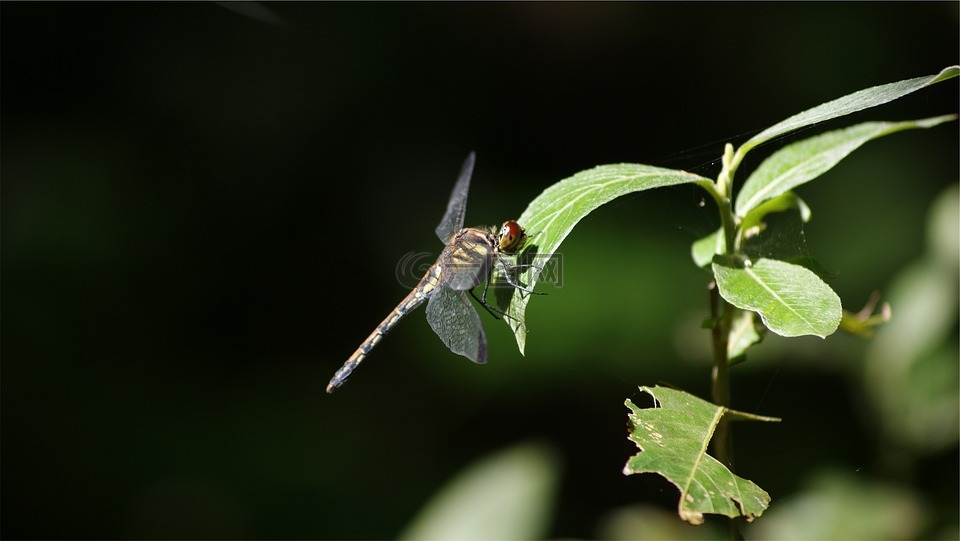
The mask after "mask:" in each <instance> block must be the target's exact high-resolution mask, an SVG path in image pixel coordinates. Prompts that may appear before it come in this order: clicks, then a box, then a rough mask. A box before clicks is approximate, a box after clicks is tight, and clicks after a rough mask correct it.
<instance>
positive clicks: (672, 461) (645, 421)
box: [623, 386, 779, 524]
mask: <svg viewBox="0 0 960 541" xmlns="http://www.w3.org/2000/svg"><path fill="white" fill-rule="evenodd" d="M640 390H641V391H643V392H645V393H647V394H649V395H651V396H652V397H653V398H654V399H655V400H656V402H657V405H658V406H659V407H653V408H646V409H642V408H639V407H637V406H636V405H635V404H634V403H633V402H631V401H630V400H627V401H626V406H627V407H628V408H629V409H630V416H629V427H630V441H632V442H634V443H635V444H637V447H639V448H640V452H639V453H637V454H636V455H634V456H633V457H632V458H630V460H629V461H627V465H626V466H624V468H623V473H625V474H627V475H629V474H633V473H656V474H659V475H661V476H663V477H664V478H666V479H667V480H668V481H670V482H671V483H673V484H674V485H675V486H676V487H677V488H678V489H679V490H680V500H679V503H678V505H677V511H678V512H679V514H680V518H682V519H683V520H685V521H687V522H689V523H691V524H702V523H703V520H704V519H703V515H704V514H716V515H724V516H728V517H745V518H746V519H747V520H748V521H751V520H753V519H754V518H756V517H758V516H760V515H761V514H763V511H764V510H765V509H766V508H767V506H769V504H770V495H769V494H767V493H766V491H764V490H763V489H762V488H760V487H758V486H757V485H756V484H754V483H753V482H752V481H749V480H747V479H743V478H742V477H738V476H736V475H734V474H733V472H731V471H730V470H729V469H727V467H726V466H724V465H723V464H721V463H720V462H719V461H718V460H717V459H715V458H713V457H712V456H710V455H708V454H707V447H708V445H709V443H710V439H711V438H712V437H713V431H714V430H715V429H716V427H717V423H718V422H719V421H720V419H721V417H723V416H724V415H726V416H728V420H737V419H740V420H755V421H774V422H775V421H779V419H775V418H772V417H760V416H758V415H750V414H747V413H742V412H738V411H734V410H730V409H727V408H724V407H721V406H717V405H714V404H711V403H710V402H707V401H705V400H701V399H699V398H697V397H695V396H692V395H689V394H687V393H684V392H681V391H676V390H673V389H668V388H666V387H659V386H658V387H654V388H652V389H651V388H649V387H641V388H640Z"/></svg>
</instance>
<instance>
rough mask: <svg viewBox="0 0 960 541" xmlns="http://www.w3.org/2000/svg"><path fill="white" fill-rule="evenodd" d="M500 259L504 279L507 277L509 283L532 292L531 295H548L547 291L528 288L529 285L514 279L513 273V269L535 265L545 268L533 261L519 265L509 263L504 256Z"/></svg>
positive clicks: (539, 268) (540, 268) (524, 290)
mask: <svg viewBox="0 0 960 541" xmlns="http://www.w3.org/2000/svg"><path fill="white" fill-rule="evenodd" d="M499 261H500V267H501V269H502V270H503V277H504V279H506V281H507V283H508V284H510V285H511V286H513V287H514V288H515V289H519V290H520V291H523V292H524V293H529V294H531V295H546V293H541V292H539V291H534V290H532V289H530V288H528V287H526V286H524V285H522V284H520V283H518V282H516V281H514V279H513V276H512V275H511V271H513V270H514V269H525V268H530V267H534V268H536V269H537V270H543V268H542V267H538V266H536V265H534V264H533V263H523V264H519V265H511V264H509V263H507V261H506V260H505V259H503V258H500V259H499ZM484 290H486V287H484ZM484 293H486V291H484Z"/></svg>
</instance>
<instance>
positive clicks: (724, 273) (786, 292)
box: [713, 257, 842, 338]
mask: <svg viewBox="0 0 960 541" xmlns="http://www.w3.org/2000/svg"><path fill="white" fill-rule="evenodd" d="M713 275H714V277H715V278H716V280H717V287H718V288H719V290H720V295H721V296H722V297H723V298H724V299H725V300H726V301H727V302H729V303H730V304H732V305H734V306H736V307H737V308H740V309H741V310H750V311H753V312H757V313H758V314H760V318H761V319H762V320H763V323H764V325H766V326H767V328H768V329H770V330H771V331H773V332H775V333H777V334H779V335H781V336H803V335H815V336H819V337H821V338H826V337H827V336H828V335H830V334H833V332H834V331H836V330H837V326H838V325H839V324H840V317H841V314H842V309H841V306H840V298H839V297H837V294H836V293H834V292H833V290H832V289H830V286H828V285H827V284H825V283H824V282H823V280H821V279H820V278H819V277H818V276H817V275H816V274H814V273H813V272H812V271H810V270H808V269H806V268H804V267H801V266H799V265H792V264H790V263H786V262H784V261H777V260H775V259H758V260H757V261H754V262H752V264H751V263H745V264H736V263H735V262H732V261H728V260H725V259H723V258H719V257H718V258H715V259H714V262H713Z"/></svg>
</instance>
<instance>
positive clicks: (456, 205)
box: [327, 152, 533, 393]
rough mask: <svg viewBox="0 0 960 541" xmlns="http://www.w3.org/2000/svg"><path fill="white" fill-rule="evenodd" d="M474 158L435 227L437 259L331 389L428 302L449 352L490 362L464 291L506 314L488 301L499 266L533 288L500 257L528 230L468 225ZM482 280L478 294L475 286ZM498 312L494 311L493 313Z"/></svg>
mask: <svg viewBox="0 0 960 541" xmlns="http://www.w3.org/2000/svg"><path fill="white" fill-rule="evenodd" d="M475 159H476V157H475V155H474V153H472V152H471V153H470V155H469V156H467V159H466V160H465V161H464V162H463V167H462V168H461V169H460V176H459V178H458V179H457V183H456V185H454V187H453V193H452V194H451V195H450V201H449V203H447V211H446V213H445V214H444V215H443V219H442V220H441V221H440V225H438V226H437V228H436V233H437V236H438V237H440V240H441V241H443V243H444V244H445V247H444V248H443V251H442V252H441V253H440V257H439V258H437V261H436V262H435V263H434V264H433V265H431V266H430V268H429V269H427V272H426V273H425V274H424V276H423V278H421V279H420V282H419V283H418V284H417V286H416V287H414V288H413V290H412V291H410V293H409V294H408V295H407V296H406V298H404V299H403V300H402V301H400V304H398V305H397V307H396V308H394V309H393V311H391V312H390V314H389V315H388V316H387V317H386V318H385V319H384V320H383V321H382V322H381V323H380V324H379V325H377V328H376V329H374V330H373V332H372V333H370V336H368V337H367V339H366V340H364V341H363V343H362V344H360V347H359V348H357V350H356V351H355V352H354V353H353V355H351V356H350V358H348V359H347V361H346V362H345V363H344V364H343V366H342V367H341V368H340V370H337V373H336V374H334V376H333V378H332V379H331V380H330V383H329V384H328V385H327V392H328V393H332V392H333V391H335V390H336V389H337V388H338V387H340V386H341V385H343V384H344V382H346V379H347V377H348V376H350V374H351V373H353V371H354V370H355V369H356V368H357V366H358V365H359V364H360V363H361V362H362V361H363V360H364V358H366V356H367V355H369V354H370V351H371V350H373V348H375V347H376V346H377V344H379V343H380V341H381V340H382V339H383V337H384V335H385V334H387V333H388V332H390V330H391V329H393V327H395V326H396V324H397V323H399V322H400V319H402V318H403V316H405V315H407V314H408V313H410V311H412V310H413V309H415V308H416V307H418V306H420V305H421V304H423V303H424V301H426V303H427V322H429V323H430V327H432V328H433V330H434V332H436V333H437V336H439V337H440V339H441V340H443V343H444V344H445V345H446V346H447V347H448V348H450V351H452V352H454V353H457V354H459V355H463V356H464V357H466V358H468V359H470V360H471V361H473V362H475V363H480V364H482V363H485V362H486V361H487V338H486V335H485V334H484V332H483V326H482V325H481V323H480V316H479V314H477V311H476V309H474V307H473V304H472V303H471V302H470V299H468V298H467V295H466V293H467V292H470V294H471V295H472V296H473V297H474V298H475V299H477V300H478V301H479V302H480V304H481V305H483V306H484V308H486V309H487V310H488V311H490V312H491V313H494V312H496V313H499V314H500V315H503V316H506V317H509V316H507V315H506V314H505V313H503V312H501V311H499V310H497V309H495V308H493V307H491V306H489V305H488V304H487V299H486V297H487V288H488V287H489V285H490V281H491V277H492V275H493V272H494V269H495V268H496V267H495V266H496V265H499V266H500V268H501V269H502V271H503V272H502V274H503V276H504V277H505V278H506V281H507V283H508V284H509V285H510V286H512V287H514V288H516V289H519V290H521V291H524V292H527V293H533V291H532V290H529V289H527V288H525V287H523V286H522V285H520V284H518V283H516V282H515V281H514V280H513V278H512V277H511V275H510V270H511V268H516V266H511V265H510V263H508V262H507V260H506V259H504V258H503V257H502V256H503V255H504V254H506V255H513V254H516V253H518V252H519V251H520V250H521V249H522V248H523V246H524V244H525V243H526V240H527V235H526V232H525V231H524V229H523V228H522V227H520V224H518V223H517V222H515V221H513V220H508V221H506V222H504V223H503V225H502V226H501V227H500V229H499V231H497V229H496V228H487V229H484V228H464V227H463V218H464V214H465V212H466V207H467V192H468V191H469V189H470V177H471V176H472V174H473V164H474V161H475ZM481 283H482V284H483V292H482V294H481V296H480V297H479V298H477V296H476V294H475V293H474V291H473V290H474V289H475V288H476V287H477V286H479V285H480V284H481ZM494 316H496V314H494Z"/></svg>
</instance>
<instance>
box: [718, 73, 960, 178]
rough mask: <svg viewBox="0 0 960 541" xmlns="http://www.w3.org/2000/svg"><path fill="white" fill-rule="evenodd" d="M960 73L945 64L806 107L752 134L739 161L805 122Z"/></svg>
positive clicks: (840, 113)
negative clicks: (936, 69) (925, 73)
mask: <svg viewBox="0 0 960 541" xmlns="http://www.w3.org/2000/svg"><path fill="white" fill-rule="evenodd" d="M957 75H960V66H950V67H948V68H944V69H943V71H941V72H940V73H938V74H936V75H928V76H926V77H916V78H914V79H907V80H904V81H898V82H896V83H889V84H885V85H880V86H874V87H871V88H867V89H864V90H860V91H858V92H854V93H853V94H848V95H846V96H843V97H842V98H838V99H835V100H833V101H829V102H827V103H824V104H822V105H818V106H816V107H814V108H812V109H807V110H806V111H803V112H801V113H798V114H796V115H793V116H792V117H790V118H788V119H786V120H784V121H782V122H779V123H777V124H774V125H773V126H770V127H769V128H767V129H765V130H763V131H762V132H760V133H758V134H757V135H755V136H753V137H752V138H750V140H749V141H747V142H746V143H744V144H743V146H741V147H740V148H738V149H737V155H738V157H739V158H738V159H737V161H738V162H739V161H740V160H742V159H743V156H744V155H745V154H746V153H747V152H749V151H750V150H751V149H753V148H755V147H757V146H758V145H760V144H762V143H765V142H767V141H770V140H771V139H774V138H776V137H779V136H781V135H784V134H786V133H790V132H792V131H794V130H798V129H800V128H803V127H805V126H812V125H813V124H817V123H820V122H824V121H827V120H830V119H833V118H838V117H841V116H845V115H849V114H851V113H856V112H857V111H862V110H864V109H869V108H870V107H876V106H878V105H883V104H884V103H888V102H891V101H893V100H895V99H897V98H902V97H903V96H906V95H907V94H910V93H911V92H916V91H917V90H920V89H922V88H924V87H927V86H930V85H932V84H935V83H939V82H941V81H946V80H947V79H952V78H953V77H956V76H957Z"/></svg>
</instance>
